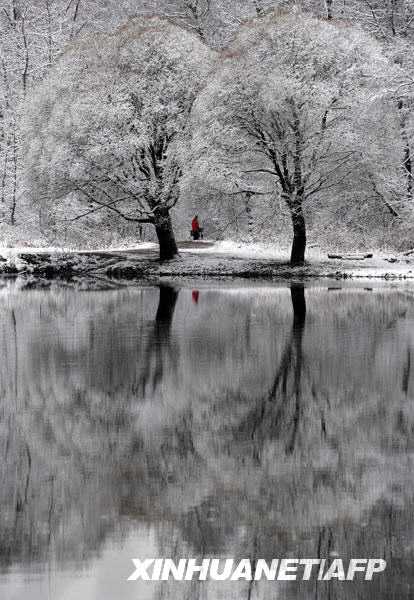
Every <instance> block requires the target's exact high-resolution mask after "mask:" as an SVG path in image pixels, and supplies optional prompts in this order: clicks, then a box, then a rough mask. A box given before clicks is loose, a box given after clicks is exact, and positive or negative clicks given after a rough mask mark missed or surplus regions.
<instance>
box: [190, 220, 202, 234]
mask: <svg viewBox="0 0 414 600" xmlns="http://www.w3.org/2000/svg"><path fill="white" fill-rule="evenodd" d="M199 229H200V223H199V222H198V219H196V218H194V219H193V220H192V221H191V231H198V230H199Z"/></svg>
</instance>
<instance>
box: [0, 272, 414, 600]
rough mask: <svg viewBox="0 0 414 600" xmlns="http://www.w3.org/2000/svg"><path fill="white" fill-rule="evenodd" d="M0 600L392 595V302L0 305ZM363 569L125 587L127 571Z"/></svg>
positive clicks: (409, 392)
mask: <svg viewBox="0 0 414 600" xmlns="http://www.w3.org/2000/svg"><path fill="white" fill-rule="evenodd" d="M0 305H1V311H0V314H1V329H0V336H1V338H0V353H1V354H0V457H1V463H0V483H1V487H0V511H1V512H0V598H1V599H2V600H3V599H7V600H23V599H24V600H26V599H27V600H29V599H30V600H98V599H99V600H118V599H122V600H131V599H134V600H135V599H138V598H140V599H141V598H143V599H162V598H165V599H171V600H185V599H189V600H190V599H191V600H192V599H196V598H197V599H198V598H200V599H201V598H203V599H204V598H205V599H208V600H219V599H224V598H226V599H227V600H233V599H234V600H236V599H237V600H239V599H242V598H246V600H249V599H251V600H253V599H255V598H258V599H267V600H268V599H277V598H289V599H295V600H296V599H300V600H308V599H309V600H310V599H312V600H318V599H326V600H330V599H332V600H333V599H344V600H354V599H355V600H356V599H360V598H364V599H365V598H368V599H370V600H371V599H372V600H392V599H398V600H408V599H409V598H413V597H414V567H413V565H414V562H413V559H414V522H413V512H414V477H413V476H414V405H413V397H414V292H413V290H412V289H410V287H408V286H407V287H406V286H400V287H386V286H378V287H374V289H364V288H363V287H347V288H344V289H328V287H327V284H326V283H321V284H319V285H312V286H311V287H306V288H305V289H304V288H303V286H300V285H294V284H292V285H290V286H289V285H286V286H284V287H282V286H270V285H269V286H256V287H255V286H243V285H238V284H232V285H225V284H222V285H220V284H216V283H215V284H211V285H210V284H208V283H204V284H201V285H200V284H198V287H197V288H191V287H182V288H180V287H168V286H164V287H161V288H157V287H148V288H132V287H129V288H124V289H119V290H112V291H100V292H96V291H82V292H79V291H73V290H69V289H59V288H56V289H52V290H47V291H35V290H33V291H27V290H26V291H22V290H19V289H17V288H16V287H13V285H12V284H10V286H8V287H5V288H3V289H2V290H0ZM145 556H146V557H153V556H160V557H173V558H177V559H178V558H180V557H203V556H204V557H205V556H208V557H212V556H221V557H223V556H225V557H233V558H236V559H237V558H246V557H248V558H251V559H252V560H254V559H255V558H259V557H260V558H265V559H271V558H274V557H288V556H290V557H298V556H299V557H311V558H318V557H329V556H340V557H343V558H351V557H358V558H359V557H380V558H385V559H386V560H387V561H388V569H387V572H386V574H384V575H383V576H378V577H377V578H376V579H375V580H374V582H373V583H363V584H359V583H356V582H354V583H352V582H348V583H345V584H344V583H335V582H330V583H319V584H317V583H315V582H314V581H311V582H293V583H289V584H288V583H282V582H279V583H277V582H276V583H275V582H272V583H266V584H265V583H264V582H263V583H262V582H260V583H256V584H254V585H253V586H252V585H251V584H249V583H248V582H241V583H237V584H234V583H233V584H228V583H222V584H218V583H214V584H213V583H198V582H192V583H172V582H168V583H148V584H146V583H141V584H140V583H138V582H137V583H131V582H129V583H127V582H126V578H127V577H128V575H130V573H131V571H132V570H133V568H132V563H131V560H130V559H131V558H132V557H145Z"/></svg>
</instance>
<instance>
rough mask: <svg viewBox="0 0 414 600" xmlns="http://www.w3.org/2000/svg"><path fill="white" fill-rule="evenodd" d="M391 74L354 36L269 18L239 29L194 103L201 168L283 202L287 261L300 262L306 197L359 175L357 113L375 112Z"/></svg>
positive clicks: (363, 39) (299, 20) (368, 43)
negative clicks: (289, 238)
mask: <svg viewBox="0 0 414 600" xmlns="http://www.w3.org/2000/svg"><path fill="white" fill-rule="evenodd" d="M387 69H388V67H387V62H386V60H385V59H384V57H383V56H382V54H381V50H380V47H379V46H378V45H377V44H376V43H375V42H374V41H372V40H370V39H369V38H368V37H367V36H365V35H364V34H362V33H361V32H360V31H358V30H352V29H345V30H344V29H343V28H339V27H336V26H334V25H332V24H331V23H329V22H322V21H317V20H315V19H311V18H309V17H305V16H301V15H299V14H297V15H289V14H283V13H270V14H268V15H267V16H265V17H263V18H260V19H255V20H253V21H251V22H249V23H248V24H246V25H245V26H244V27H242V29H241V31H240V34H239V36H238V38H237V39H236V41H235V42H234V44H233V45H232V46H231V47H230V49H229V50H228V51H227V52H225V53H224V54H223V60H222V63H221V68H220V69H219V70H218V73H217V75H216V77H215V78H213V79H212V80H211V81H210V83H209V86H208V88H207V89H206V90H205V92H204V93H203V95H202V97H201V98H200V101H199V102H198V105H197V106H198V118H199V119H200V121H201V122H202V126H201V128H200V135H201V136H202V138H203V140H204V145H203V146H202V149H201V151H200V165H201V167H200V168H201V169H203V171H204V172H205V173H206V174H207V175H208V176H210V177H214V178H215V179H216V180H217V170H218V168H219V167H220V166H221V174H222V179H223V181H224V182H225V183H226V188H227V190H228V191H231V189H233V192H234V193H239V192H242V191H244V192H249V193H252V192H255V191H256V192H257V191H258V190H260V193H266V189H267V191H268V192H269V193H271V194H272V195H273V198H276V199H278V198H282V199H283V200H284V202H285V204H286V206H287V208H288V210H289V213H290V217H291V221H292V226H293V245H292V253H291V262H292V264H302V263H303V261H304V257H305V246H306V224H305V210H307V209H308V207H309V205H310V203H311V200H314V199H315V198H319V199H320V198H321V197H324V195H325V196H326V195H327V194H330V195H332V194H334V193H335V191H338V190H340V189H341V186H342V187H343V186H344V185H348V186H349V184H350V181H351V180H350V178H351V176H354V175H355V172H356V170H357V168H358V164H359V159H360V156H361V153H362V152H363V151H364V138H363V136H364V131H363V130H362V129H361V128H360V123H359V113H361V112H363V111H364V110H367V107H370V109H372V110H375V107H376V104H375V102H374V100H375V101H376V100H377V97H378V96H379V95H381V94H382V91H383V89H384V85H385V82H384V78H385V74H386V73H387ZM378 116H379V115H378ZM200 145H201V141H200V142H199V144H198V146H199V147H200ZM223 165H224V166H223Z"/></svg>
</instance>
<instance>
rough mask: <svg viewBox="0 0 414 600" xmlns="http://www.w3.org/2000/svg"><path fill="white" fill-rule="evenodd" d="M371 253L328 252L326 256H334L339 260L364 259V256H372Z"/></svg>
mask: <svg viewBox="0 0 414 600" xmlns="http://www.w3.org/2000/svg"><path fill="white" fill-rule="evenodd" d="M372 257H373V254H372V253H367V254H328V258H331V259H333V258H336V259H341V260H365V259H366V258H372Z"/></svg>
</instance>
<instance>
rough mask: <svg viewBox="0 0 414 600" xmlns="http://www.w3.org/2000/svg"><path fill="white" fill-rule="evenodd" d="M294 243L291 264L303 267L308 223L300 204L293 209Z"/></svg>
mask: <svg viewBox="0 0 414 600" xmlns="http://www.w3.org/2000/svg"><path fill="white" fill-rule="evenodd" d="M291 216H292V226H293V243H292V252H291V255H290V264H291V265H294V266H299V265H303V264H304V262H305V250H306V223H305V217H304V215H303V210H302V203H301V202H298V203H296V204H295V206H294V207H293V208H291Z"/></svg>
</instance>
